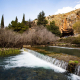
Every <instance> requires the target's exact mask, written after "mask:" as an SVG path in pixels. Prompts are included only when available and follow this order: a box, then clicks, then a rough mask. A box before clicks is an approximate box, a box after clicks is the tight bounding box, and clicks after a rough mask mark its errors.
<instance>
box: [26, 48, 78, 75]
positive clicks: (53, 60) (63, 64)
mask: <svg viewBox="0 0 80 80" xmlns="http://www.w3.org/2000/svg"><path fill="white" fill-rule="evenodd" d="M25 51H28V52H30V53H31V54H33V55H35V56H36V57H38V58H41V59H43V60H45V61H47V62H50V63H52V64H54V65H56V66H58V67H61V68H63V69H65V70H67V67H68V63H67V62H65V61H63V60H58V59H56V58H52V57H49V56H47V55H43V54H40V53H38V52H36V51H33V50H29V49H25ZM74 74H76V75H78V76H80V65H78V66H76V68H75V73H74Z"/></svg>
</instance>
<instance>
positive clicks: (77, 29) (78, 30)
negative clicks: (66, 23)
mask: <svg viewBox="0 0 80 80" xmlns="http://www.w3.org/2000/svg"><path fill="white" fill-rule="evenodd" d="M73 29H74V31H75V32H76V33H80V21H78V22H76V23H74V25H73Z"/></svg>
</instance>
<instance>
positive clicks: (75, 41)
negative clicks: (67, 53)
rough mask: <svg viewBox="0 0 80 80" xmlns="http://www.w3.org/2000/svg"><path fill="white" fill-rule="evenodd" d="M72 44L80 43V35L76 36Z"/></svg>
mask: <svg viewBox="0 0 80 80" xmlns="http://www.w3.org/2000/svg"><path fill="white" fill-rule="evenodd" d="M72 44H80V36H78V37H76V38H75V39H74V40H73V41H72Z"/></svg>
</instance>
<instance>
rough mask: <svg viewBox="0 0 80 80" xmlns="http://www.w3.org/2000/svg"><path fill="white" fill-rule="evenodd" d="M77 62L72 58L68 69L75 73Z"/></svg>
mask: <svg viewBox="0 0 80 80" xmlns="http://www.w3.org/2000/svg"><path fill="white" fill-rule="evenodd" d="M77 62H78V61H77ZM77 64H78V63H76V62H75V61H72V60H71V61H69V64H68V68H67V70H68V71H69V72H70V73H74V72H75V68H76V66H77Z"/></svg>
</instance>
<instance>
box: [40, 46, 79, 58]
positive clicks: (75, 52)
mask: <svg viewBox="0 0 80 80" xmlns="http://www.w3.org/2000/svg"><path fill="white" fill-rule="evenodd" d="M39 48H40V49H44V50H46V51H50V52H56V53H65V54H69V55H74V56H78V57H80V49H75V48H70V49H69V48H66V47H64V48H63V47H56V46H53V47H52V46H51V47H39Z"/></svg>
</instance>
